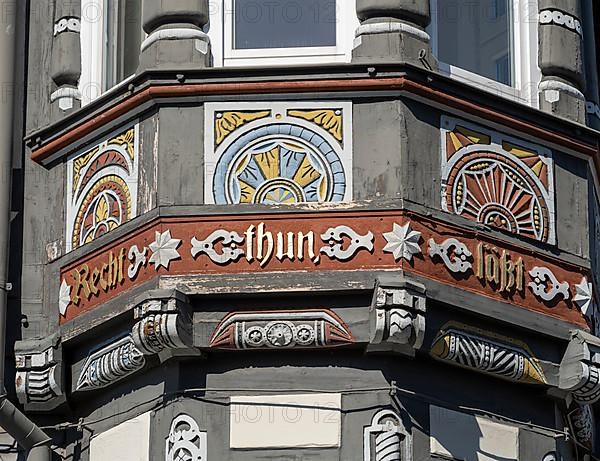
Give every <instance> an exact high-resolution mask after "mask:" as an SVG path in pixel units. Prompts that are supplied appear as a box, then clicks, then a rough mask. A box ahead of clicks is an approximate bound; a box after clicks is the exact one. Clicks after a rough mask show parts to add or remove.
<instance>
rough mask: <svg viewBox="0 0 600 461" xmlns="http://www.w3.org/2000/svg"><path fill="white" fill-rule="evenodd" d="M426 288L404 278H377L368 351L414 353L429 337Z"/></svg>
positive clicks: (412, 354)
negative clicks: (426, 325)
mask: <svg viewBox="0 0 600 461" xmlns="http://www.w3.org/2000/svg"><path fill="white" fill-rule="evenodd" d="M425 312H426V297H425V287H424V286H423V285H420V284H418V283H415V282H412V281H410V280H408V279H404V278H403V277H400V278H399V277H394V278H392V277H384V278H380V279H378V280H377V282H376V285H375V292H374V294H373V302H372V304H371V311H370V334H371V340H370V345H369V346H368V350H369V351H371V352H376V351H388V350H391V351H394V352H400V353H404V354H407V355H410V356H414V353H415V350H418V349H420V348H421V346H422V345H423V339H424V336H425Z"/></svg>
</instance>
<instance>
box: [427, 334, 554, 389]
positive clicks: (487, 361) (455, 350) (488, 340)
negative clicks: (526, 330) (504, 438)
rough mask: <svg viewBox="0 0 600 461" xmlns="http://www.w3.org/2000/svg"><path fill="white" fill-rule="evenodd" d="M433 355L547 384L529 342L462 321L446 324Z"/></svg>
mask: <svg viewBox="0 0 600 461" xmlns="http://www.w3.org/2000/svg"><path fill="white" fill-rule="evenodd" d="M431 355H432V357H434V358H436V359H439V360H443V361H446V362H451V363H454V364H456V365H459V366H461V367H464V368H471V369H473V370H475V371H480V372H483V373H489V374H493V375H496V376H499V377H501V378H504V379H508V380H511V381H516V382H521V383H531V384H545V383H546V378H545V376H544V372H543V370H542V368H541V367H540V365H539V363H538V361H537V359H536V358H535V357H534V356H533V354H532V353H531V351H530V350H529V348H528V347H527V345H526V344H525V343H522V342H520V341H516V340H513V339H511V338H508V337H505V336H500V335H497V334H495V333H491V332H486V331H483V330H480V329H477V328H473V327H469V326H467V325H462V324H459V323H454V322H450V323H448V324H447V325H445V326H444V327H443V328H442V329H441V330H440V332H439V333H438V335H437V337H436V338H435V340H434V341H433V345H432V346H431Z"/></svg>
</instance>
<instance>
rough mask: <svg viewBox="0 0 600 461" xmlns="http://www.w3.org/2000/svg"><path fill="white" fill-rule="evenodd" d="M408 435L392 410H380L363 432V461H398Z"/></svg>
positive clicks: (407, 455) (407, 456)
mask: <svg viewBox="0 0 600 461" xmlns="http://www.w3.org/2000/svg"><path fill="white" fill-rule="evenodd" d="M407 437H408V434H407V432H406V429H405V428H404V424H403V423H402V420H401V419H400V417H399V416H398V415H397V414H396V413H394V412H393V411H392V410H381V411H380V412H378V413H377V414H376V415H375V416H374V417H373V420H372V421H371V425H370V426H367V427H365V428H364V430H363V461H400V460H402V459H411V458H410V455H409V454H406V457H405V458H403V456H402V454H403V453H402V451H403V450H402V448H403V447H402V445H403V443H404V442H405V441H406V439H407Z"/></svg>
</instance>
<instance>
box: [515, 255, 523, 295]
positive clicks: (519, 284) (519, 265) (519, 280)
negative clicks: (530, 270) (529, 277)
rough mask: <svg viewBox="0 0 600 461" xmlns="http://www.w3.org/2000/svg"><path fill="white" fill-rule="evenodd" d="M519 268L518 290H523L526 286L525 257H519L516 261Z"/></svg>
mask: <svg viewBox="0 0 600 461" xmlns="http://www.w3.org/2000/svg"><path fill="white" fill-rule="evenodd" d="M515 266H516V268H517V275H516V277H517V291H521V292H522V291H523V289H524V288H525V264H524V263H523V258H519V259H518V260H517V262H516V263H515Z"/></svg>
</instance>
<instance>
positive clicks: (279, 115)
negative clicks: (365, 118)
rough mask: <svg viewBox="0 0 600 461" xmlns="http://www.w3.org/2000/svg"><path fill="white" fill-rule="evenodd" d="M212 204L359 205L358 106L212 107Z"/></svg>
mask: <svg viewBox="0 0 600 461" xmlns="http://www.w3.org/2000/svg"><path fill="white" fill-rule="evenodd" d="M205 109H206V112H205V114H206V115H205V134H206V136H205V167H204V168H205V171H204V173H205V197H206V203H213V204H218V205H226V204H241V203H248V204H252V203H254V204H257V203H262V204H291V203H302V202H304V203H306V202H313V203H323V202H343V201H350V200H351V199H352V103H351V102H340V101H330V102H310V101H306V102H264V103H263V102H256V103H240V102H227V103H207V104H206V105H205Z"/></svg>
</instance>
